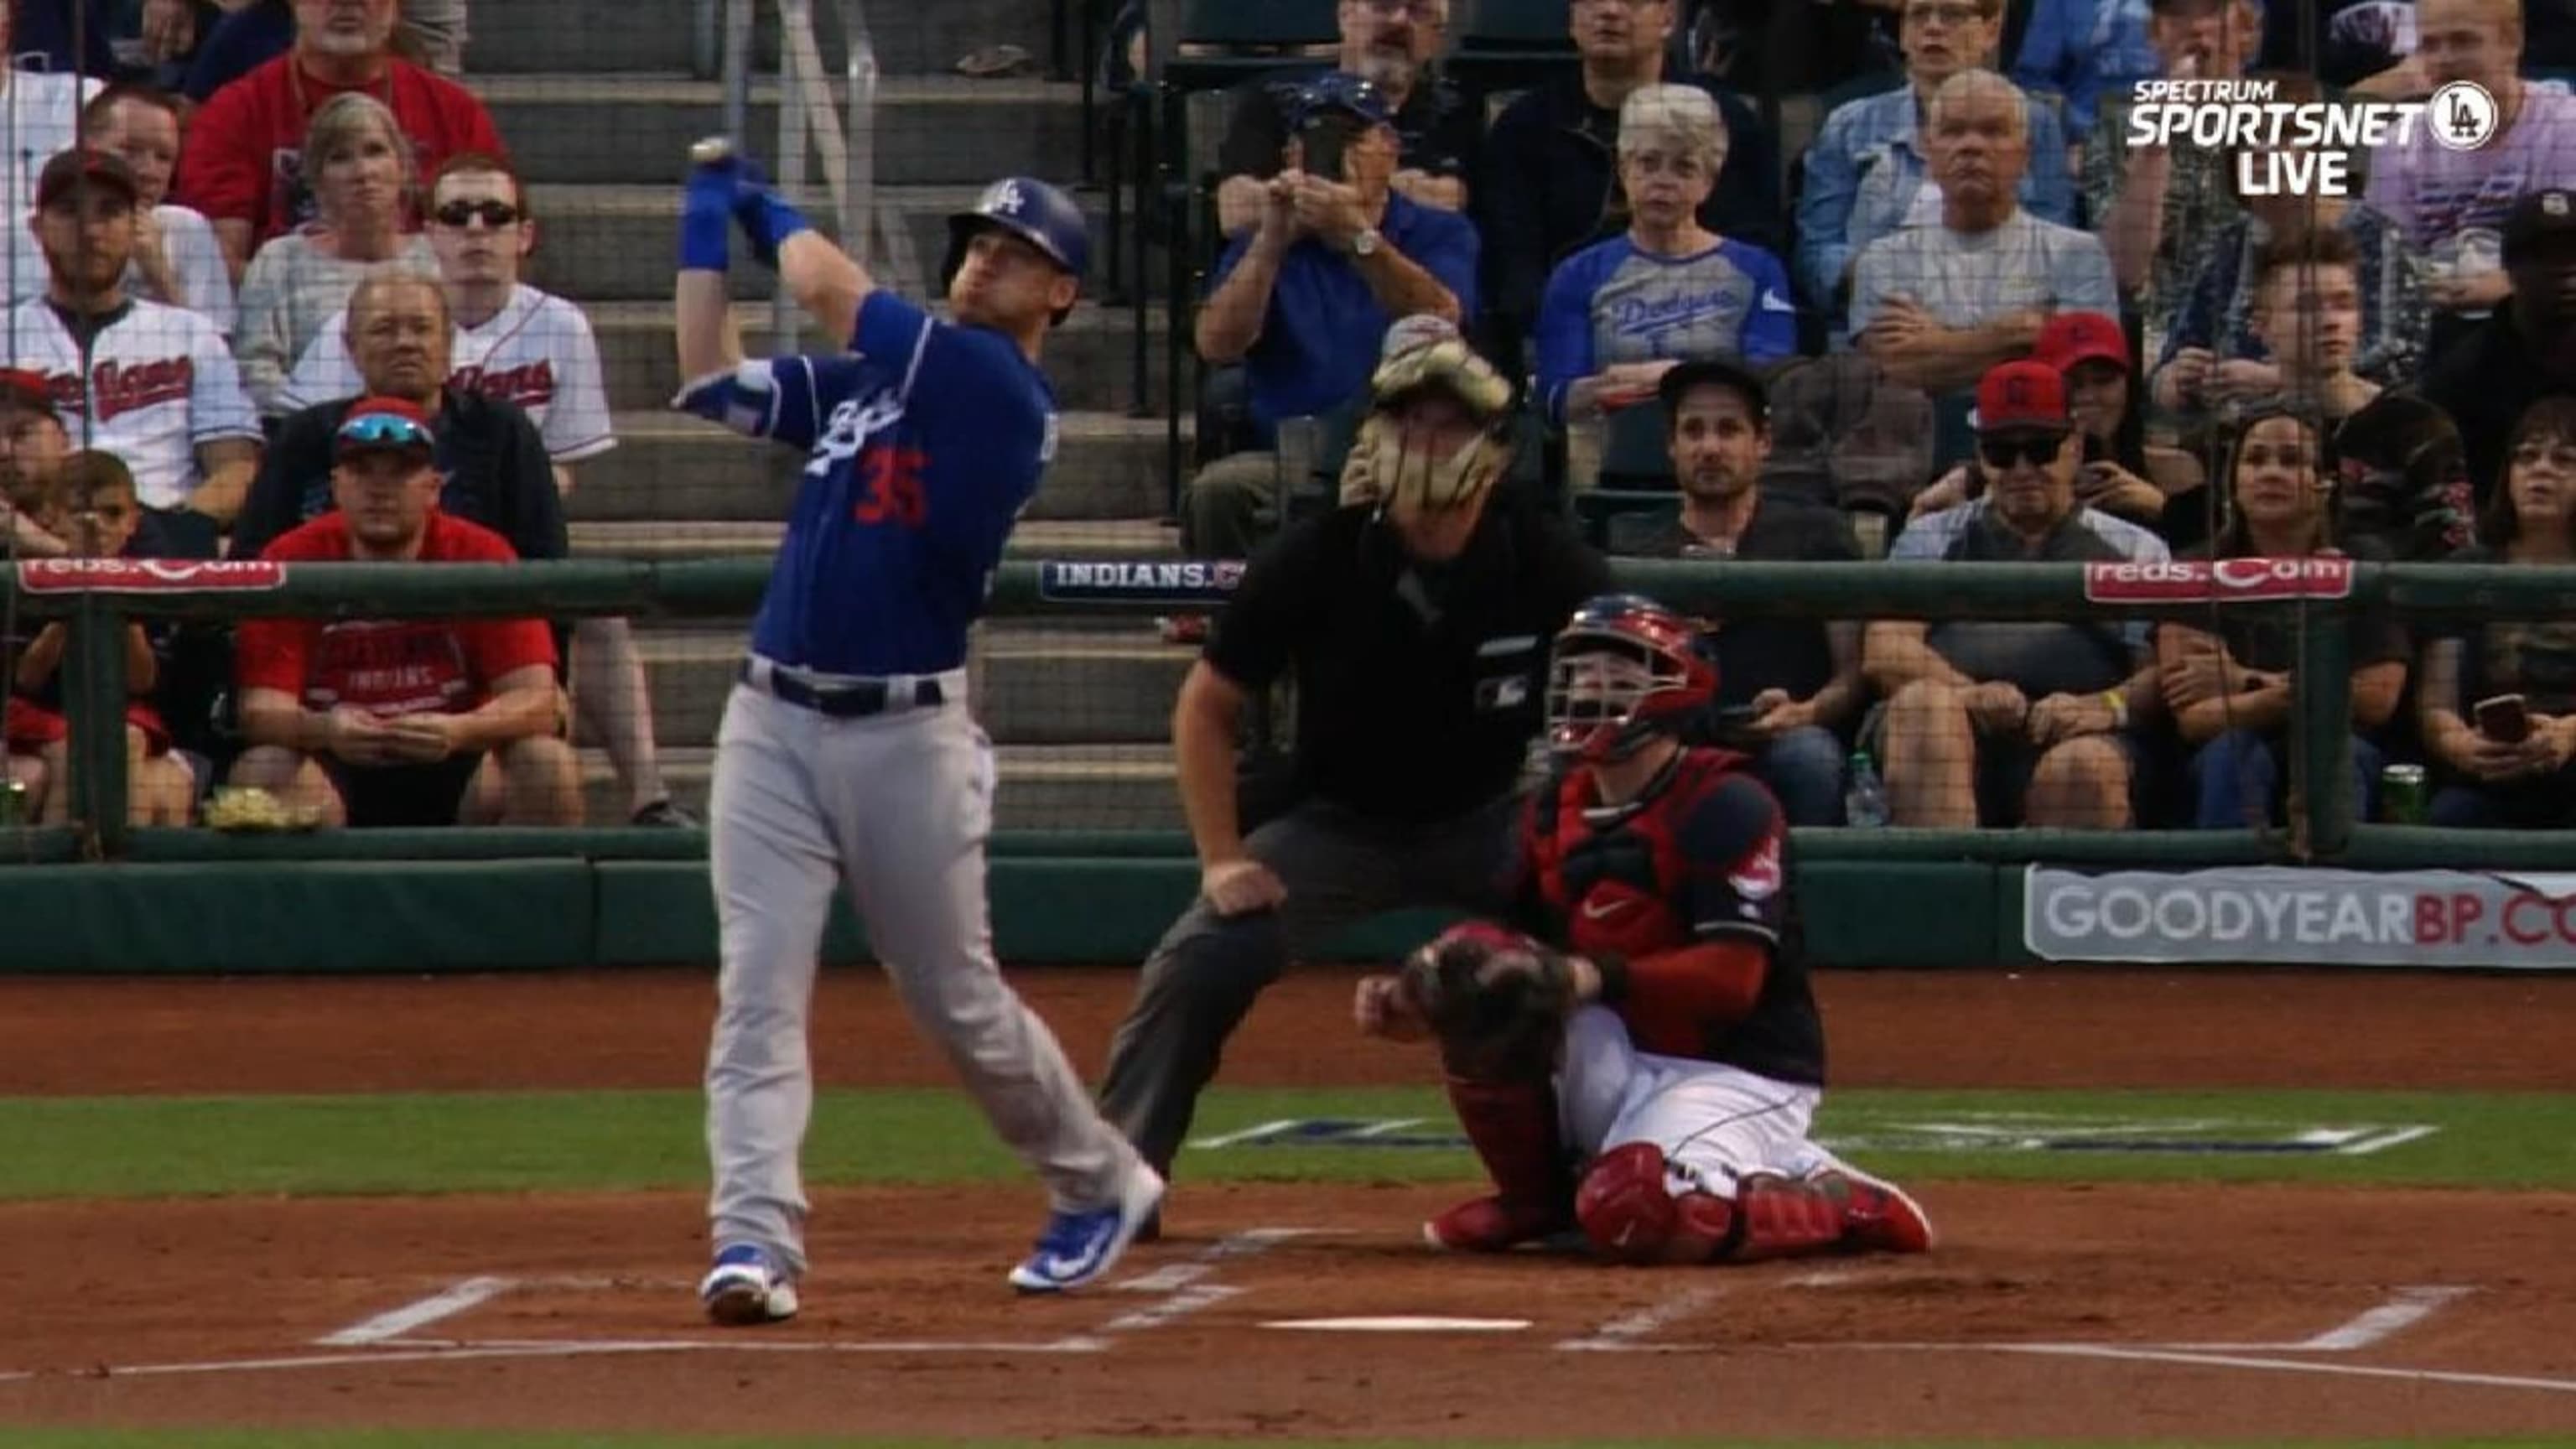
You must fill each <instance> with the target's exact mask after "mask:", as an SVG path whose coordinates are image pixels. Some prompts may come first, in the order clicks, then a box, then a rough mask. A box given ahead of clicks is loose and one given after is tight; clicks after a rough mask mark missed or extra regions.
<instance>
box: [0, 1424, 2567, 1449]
mask: <svg viewBox="0 0 2576 1449" xmlns="http://www.w3.org/2000/svg"><path fill="white" fill-rule="evenodd" d="M1248 1442H1250V1441H1248V1440H1241V1439H1162V1438H1156V1439H1151V1440H1108V1439H1050V1440H1047V1441H1046V1443H1045V1446H1044V1449H1133V1446H1134V1445H1136V1444H1140V1443H1147V1444H1151V1445H1152V1446H1153V1449H1243V1445H1244V1444H1246V1443H1248ZM1262 1442H1263V1443H1265V1444H1269V1445H1272V1446H1273V1449H1472V1446H1471V1441H1465V1440H1455V1439H1444V1440H1440V1441H1437V1442H1436V1443H1431V1442H1420V1441H1411V1440H1393V1439H1389V1440H1342V1439H1337V1440H1329V1441H1315V1442H1311V1443H1305V1444H1301V1443H1299V1442H1298V1441H1295V1440H1264V1441H1262ZM1795 1442H1796V1449H2564V1446H2565V1444H2566V1442H2567V1441H2566V1440H2565V1439H2564V1438H2552V1439H2405V1440H2398V1439H2374V1440H2369V1441H2367V1442H2364V1441H2358V1440H2333V1441H2329V1440H2311V1439H2300V1440H2285V1439H2225V1440H2217V1439H2198V1440H2189V1441H2185V1440H2179V1439H2158V1440H2125V1439H2124V1440H2116V1441H2115V1440H2100V1441H2085V1442H2083V1443H2081V1444H2077V1443H2071V1442H2065V1441H2057V1442H2053V1443H2051V1444H2039V1443H2034V1442H2028V1441H2016V1442H2013V1443H2007V1444H1999V1443H1995V1442H1992V1441H1982V1442H1979V1443H1977V1444H1975V1445H1974V1446H1970V1445H1967V1444H1964V1443H1953V1444H1950V1445H1947V1446H1943V1445H1938V1444H1923V1443H1918V1442H1913V1441H1901V1440H1874V1441H1867V1442H1863V1441H1845V1442H1837V1443H1830V1444H1827V1443H1817V1442H1813V1441H1809V1440H1798V1441H1795ZM1781 1443H1782V1441H1778V1440H1766V1441H1756V1440H1724V1441H1711V1440H1707V1439H1689V1440H1677V1439H1676V1440H1615V1441H1614V1440H1599V1441H1586V1442H1583V1443H1579V1444H1577V1443H1548V1442H1545V1441H1530V1442H1523V1441H1519V1440H1512V1441H1509V1442H1508V1446H1507V1449H1680V1446H1682V1445H1685V1444H1686V1445H1689V1446H1690V1449H1765V1446H1766V1445H1769V1446H1778V1445H1780V1444H1781ZM179 1445H186V1446H188V1449H823V1446H826V1445H831V1446H844V1449H902V1446H911V1445H936V1446H940V1449H1039V1446H1038V1445H1036V1444H1035V1443H1034V1442H1031V1441H1021V1440H1000V1439H975V1440H964V1439H736V1438H721V1439H713V1438H710V1439H684V1438H673V1437H669V1436H662V1435H652V1436H647V1435H635V1436H622V1435H597V1434H581V1435H571V1434H472V1433H464V1432H453V1433H450V1432H437V1433H431V1432H425V1431H416V1430H415V1431H405V1430H396V1429H372V1430H345V1431H343V1430H333V1431H327V1432H311V1431H307V1432H285V1431H279V1430H268V1429H262V1430H259V1431H257V1432H255V1433H251V1432H242V1431H237V1430H210V1431H186V1430H176V1429H167V1430H164V1429H17V1430H8V1429H0V1449H175V1446H179ZM1496 1449H1505V1446H1504V1445H1503V1444H1502V1443H1501V1442H1500V1441H1498V1442H1497V1445H1496Z"/></svg>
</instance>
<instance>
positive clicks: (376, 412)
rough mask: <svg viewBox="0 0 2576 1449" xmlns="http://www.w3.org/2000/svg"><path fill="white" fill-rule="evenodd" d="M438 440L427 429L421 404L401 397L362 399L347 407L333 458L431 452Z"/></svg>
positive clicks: (427, 420)
mask: <svg viewBox="0 0 2576 1449" xmlns="http://www.w3.org/2000/svg"><path fill="white" fill-rule="evenodd" d="M436 448H437V441H436V439H435V438H434V437H433V436H432V435H431V433H430V430H429V414H427V413H425V412H422V411H421V409H420V404H418V403H416V402H413V401H412V400H411V399H409V398H401V397H362V398H360V399H358V400H357V401H356V402H354V403H351V404H349V412H348V415H347V416H346V417H344V418H342V419H341V420H340V429H339V433H338V445H337V447H336V449H335V451H334V456H337V457H342V458H345V457H347V456H349V455H350V454H351V453H360V452H418V453H428V452H433V451H435V450H436Z"/></svg>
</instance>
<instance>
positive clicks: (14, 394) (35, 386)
mask: <svg viewBox="0 0 2576 1449" xmlns="http://www.w3.org/2000/svg"><path fill="white" fill-rule="evenodd" d="M0 405H5V406H8V407H20V408H25V409H26V410H27V411H29V412H31V413H43V414H44V415H45V416H46V417H49V418H52V419H53V420H54V421H56V422H61V421H62V417H63V414H62V409H61V408H59V407H57V406H56V405H55V403H54V385H53V384H52V383H51V382H50V381H48V380H46V377H45V375H44V374H43V373H41V372H38V371H36V370H35V369H33V368H26V367H11V368H5V369H0Z"/></svg>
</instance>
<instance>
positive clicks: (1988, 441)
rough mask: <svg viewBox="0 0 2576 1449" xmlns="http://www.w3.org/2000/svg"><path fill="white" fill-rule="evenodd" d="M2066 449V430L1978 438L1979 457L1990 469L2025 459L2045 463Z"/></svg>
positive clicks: (2007, 465)
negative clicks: (2061, 431)
mask: <svg viewBox="0 0 2576 1449" xmlns="http://www.w3.org/2000/svg"><path fill="white" fill-rule="evenodd" d="M2065 448H2066V434H2064V433H2013V434H2007V435H2005V436H2001V437H1984V438H1979V439H1977V456H1978V457H1980V458H1983V459H1985V460H1986V466H1987V467H1989V468H2009V467H2011V466H2013V465H2014V464H2015V463H2022V462H2028V463H2034V464H2039V465H2042V466H2045V465H2047V464H2050V463H2054V462H2056V461H2057V455H2058V454H2059V453H2061V452H2063V451H2065Z"/></svg>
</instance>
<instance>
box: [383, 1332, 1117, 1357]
mask: <svg viewBox="0 0 2576 1449" xmlns="http://www.w3.org/2000/svg"><path fill="white" fill-rule="evenodd" d="M397 1344H398V1346H400V1347H404V1348H415V1349H437V1348H445V1349H452V1350H456V1351H459V1352H464V1353H473V1352H479V1351H484V1350H497V1351H499V1352H503V1353H517V1354H538V1353H542V1352H543V1351H544V1350H546V1349H549V1348H560V1349H565V1350H568V1351H571V1350H578V1351H580V1352H582V1353H654V1352H659V1351H664V1350H668V1351H670V1352H672V1353H909V1354H934V1353H966V1354H1013V1353H1098V1352H1099V1351H1100V1350H1101V1349H1103V1348H1105V1347H1107V1345H1106V1344H1105V1343H1103V1342H1102V1341H1101V1340H1099V1339H1095V1338H1088V1337H1080V1336H1077V1337H1070V1338H1058V1339H1050V1340H1047V1341H1044V1342H1036V1341H1031V1340H1026V1339H980V1340H979V1339H953V1338H921V1339H898V1338H866V1339H796V1338H759V1337H753V1336H750V1335H744V1336H742V1337H738V1338H406V1339H401V1340H397Z"/></svg>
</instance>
